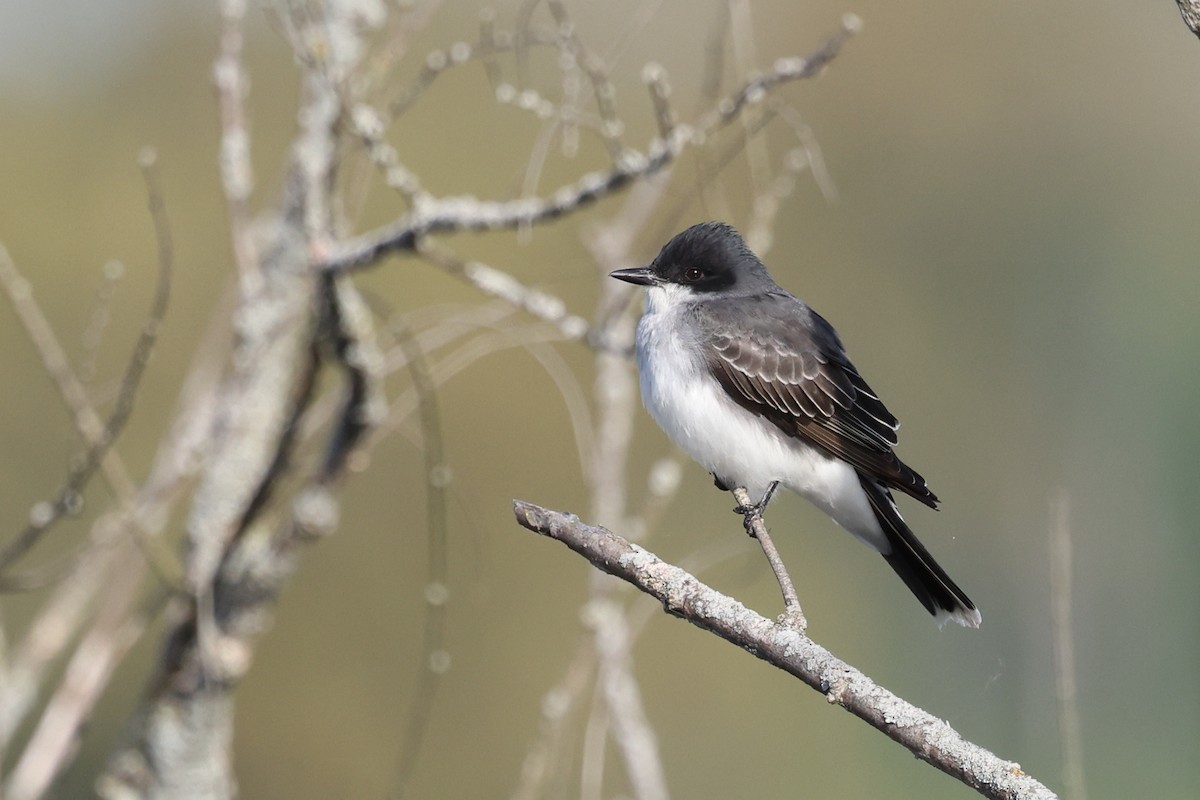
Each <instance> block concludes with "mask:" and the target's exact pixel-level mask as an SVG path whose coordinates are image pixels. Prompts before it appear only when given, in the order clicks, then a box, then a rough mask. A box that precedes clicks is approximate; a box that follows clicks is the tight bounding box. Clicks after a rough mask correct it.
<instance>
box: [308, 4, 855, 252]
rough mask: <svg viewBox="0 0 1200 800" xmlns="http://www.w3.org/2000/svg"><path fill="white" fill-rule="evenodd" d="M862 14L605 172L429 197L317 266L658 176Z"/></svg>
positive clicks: (818, 57) (530, 219) (571, 206)
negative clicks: (549, 184) (538, 192)
mask: <svg viewBox="0 0 1200 800" xmlns="http://www.w3.org/2000/svg"><path fill="white" fill-rule="evenodd" d="M859 25H860V23H859V20H858V18H857V17H855V16H853V15H847V17H846V18H845V19H844V20H843V21H842V28H841V30H839V31H838V32H837V33H836V34H834V35H833V36H832V37H830V39H829V41H827V42H826V43H825V44H824V45H823V46H822V47H821V48H819V49H818V50H817V51H816V52H814V53H812V54H810V55H808V56H806V57H794V58H781V59H779V60H778V61H777V62H776V63H775V66H774V67H773V68H772V69H771V70H770V71H769V72H765V73H763V74H761V75H758V76H755V77H752V78H750V79H749V80H747V81H746V82H745V83H744V84H742V86H741V87H740V88H739V89H738V90H737V91H735V92H733V93H732V94H731V95H729V96H728V97H726V98H724V99H723V100H721V101H720V102H718V103H717V105H716V107H714V108H713V109H712V110H711V111H710V112H709V113H708V114H705V115H703V116H702V117H701V118H700V120H699V121H698V122H697V123H696V124H695V125H694V126H690V125H679V126H677V127H676V128H674V129H673V130H672V133H671V135H670V136H669V137H666V138H659V139H655V141H654V142H653V143H652V144H651V146H650V147H649V148H648V149H647V151H646V152H644V153H643V152H640V151H637V150H633V149H627V150H625V151H624V152H623V153H622V154H621V155H620V157H618V158H616V159H614V162H613V165H612V167H611V168H610V169H609V170H608V171H607V172H594V173H591V174H588V175H584V176H583V177H582V178H580V179H579V180H577V181H576V182H575V183H572V184H568V185H566V186H563V187H562V188H560V189H559V190H558V191H555V192H553V193H551V194H550V195H548V196H547V197H532V198H519V199H517V200H511V201H508V202H498V201H486V200H479V199H477V198H474V197H445V198H428V199H427V200H426V201H425V202H424V203H422V204H421V206H420V207H419V208H416V209H414V210H413V211H412V212H410V213H408V214H405V215H404V216H403V217H401V218H400V219H399V220H398V221H396V222H395V223H393V224H392V225H389V226H386V227H384V228H381V229H378V230H376V231H373V232H371V233H367V234H364V235H362V236H359V237H357V238H355V239H351V240H349V241H347V242H345V243H344V244H342V245H340V246H338V247H336V248H335V250H334V251H333V253H332V254H331V255H330V256H329V258H327V259H325V261H324V262H323V263H322V264H320V269H321V270H323V271H326V272H346V271H350V270H356V269H362V268H364V267H367V266H370V265H372V264H374V263H375V262H376V261H378V260H379V259H380V258H382V257H383V256H385V255H387V254H389V253H393V252H411V251H413V250H414V249H416V247H417V243H418V241H419V239H420V238H421V237H422V236H424V235H426V234H430V233H443V232H451V231H484V230H499V229H512V228H519V227H524V226H528V225H532V224H534V223H539V222H547V221H549V220H553V219H556V218H558V217H561V216H563V215H565V214H568V213H571V212H574V211H576V210H578V209H580V208H582V207H584V206H586V205H588V204H590V203H592V202H595V201H596V200H600V199H602V198H604V197H608V196H609V195H611V194H614V193H616V192H617V191H620V190H621V189H623V188H625V187H626V186H628V185H629V184H630V183H632V182H633V181H636V180H640V179H644V178H648V177H650V176H652V175H655V174H657V173H658V172H660V171H661V170H662V169H663V168H665V167H666V166H667V165H669V164H671V163H673V162H674V161H675V160H676V159H677V158H678V157H679V155H680V154H681V153H682V152H683V151H684V150H685V149H686V148H687V147H689V146H691V145H694V144H697V143H702V142H705V141H706V140H707V138H708V136H709V135H710V134H711V133H713V132H714V131H716V130H718V129H720V128H723V127H725V126H726V125H728V124H729V123H731V122H732V121H734V120H735V119H737V118H738V116H739V114H741V112H742V111H743V109H745V107H746V106H747V105H749V104H752V103H757V102H761V101H762V100H763V99H764V98H765V97H766V95H767V93H768V92H770V91H771V90H772V89H774V88H775V87H777V86H779V85H781V84H784V83H789V82H791V81H796V80H802V79H805V78H812V77H815V76H817V75H819V74H820V72H821V70H822V69H823V68H824V67H825V65H826V64H828V63H829V62H830V61H832V60H833V58H834V57H835V56H836V55H837V54H838V52H840V51H841V48H842V45H843V44H845V42H846V40H847V39H848V38H849V37H850V36H851V35H852V34H854V33H856V32H857V31H858V28H859Z"/></svg>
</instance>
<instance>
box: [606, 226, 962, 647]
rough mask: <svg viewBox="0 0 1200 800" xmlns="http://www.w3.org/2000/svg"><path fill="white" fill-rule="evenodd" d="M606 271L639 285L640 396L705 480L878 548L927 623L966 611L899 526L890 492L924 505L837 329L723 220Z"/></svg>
mask: <svg viewBox="0 0 1200 800" xmlns="http://www.w3.org/2000/svg"><path fill="white" fill-rule="evenodd" d="M611 274H612V277H614V278H619V279H620V280H623V281H628V282H629V283H634V284H638V285H641V286H646V287H648V289H649V291H648V292H647V294H646V312H645V314H644V315H643V316H642V319H641V321H640V322H639V323H638V328H637V345H636V349H637V362H638V371H639V375H640V383H641V390H642V401H643V403H644V404H645V406H646V409H647V410H648V411H649V412H650V415H651V416H652V417H654V419H655V421H656V422H658V424H659V426H660V427H661V428H662V429H663V430H664V431H665V432H666V433H667V435H668V436H670V437H671V439H673V440H674V441H675V443H676V444H677V445H679V447H680V448H682V449H683V450H684V452H686V453H687V454H688V455H689V456H691V457H692V458H693V459H695V460H696V461H698V462H699V463H700V464H701V466H703V467H704V468H705V469H706V470H708V471H709V472H711V473H712V474H713V478H714V480H715V481H716V484H717V486H718V487H719V488H721V489H734V488H737V487H742V488H745V489H746V490H747V491H748V493H749V494H750V497H751V498H752V499H753V500H754V501H755V502H757V504H758V510H759V511H761V510H762V509H763V508H765V506H766V504H767V503H768V502H769V501H770V498H771V494H772V493H773V492H774V491H775V488H776V486H778V485H782V486H784V487H786V488H788V489H791V490H792V491H793V492H795V493H797V494H799V495H800V496H802V497H804V498H805V499H807V500H808V501H809V502H811V503H813V504H814V505H816V506H817V507H818V508H820V509H821V510H822V511H824V512H825V513H826V514H828V515H829V516H830V517H832V518H833V520H834V521H835V522H837V524H838V525H840V526H841V527H843V528H845V529H846V530H847V531H849V532H850V533H852V534H854V536H855V537H856V538H858V539H859V541H861V542H863V543H864V544H866V545H867V546H869V547H871V548H873V549H875V550H877V551H878V552H880V553H881V554H883V557H884V559H885V560H886V561H887V563H888V565H889V566H891V568H892V569H893V570H895V571H896V574H897V575H899V576H900V578H901V580H903V581H904V583H905V585H906V586H908V588H909V589H910V590H911V591H912V593H913V594H914V595H916V597H917V599H918V600H920V601H921V603H922V604H923V605H924V606H925V608H926V609H928V610H929V612H930V613H931V614H933V615H934V617H935V618H936V619H937V621H938V623H939V624H942V623H944V622H945V621H946V620H953V621H954V622H957V623H958V624H960V625H964V626H967V627H972V628H974V627H978V626H979V623H980V619H981V617H980V614H979V611H978V610H976V608H975V604H974V603H972V602H971V600H970V598H968V597H967V595H966V594H965V593H964V592H963V591H962V590H961V589H959V588H958V585H957V584H955V583H954V581H953V580H951V579H950V576H949V575H947V574H946V572H945V570H943V569H942V568H941V567H940V566H939V565H938V563H937V562H936V561H934V559H933V556H931V555H930V554H929V551H928V550H926V549H925V547H924V546H923V545H922V544H921V543H920V542H919V541H918V540H917V537H916V536H915V535H914V534H913V532H912V531H911V530H910V529H909V527H908V525H907V524H905V522H904V520H903V518H901V516H900V511H899V510H898V509H897V507H896V503H895V501H894V500H893V497H892V492H893V491H897V492H902V493H904V494H907V495H909V496H910V497H913V498H915V499H916V500H918V501H920V502H922V503H924V504H925V505H927V506H929V507H930V508H937V503H938V499H937V497H936V496H935V495H934V494H933V492H932V491H930V489H929V486H928V485H927V484H926V483H925V479H924V478H922V477H921V476H920V475H919V474H918V473H917V472H916V470H914V469H912V468H911V467H909V466H908V465H907V464H905V463H904V462H903V461H901V460H900V459H899V458H898V457H897V456H896V454H895V453H894V452H893V450H892V448H893V447H894V446H895V445H896V443H897V438H896V431H897V429H898V428H899V423H898V422H897V421H896V418H895V417H894V416H892V414H891V412H889V411H888V410H887V408H886V407H885V406H884V405H883V403H882V402H881V401H880V399H879V397H878V396H877V395H876V394H875V392H874V391H873V390H872V389H871V387H870V386H869V385H868V384H867V382H866V381H865V380H863V378H862V376H861V375H859V373H858V370H857V369H855V368H854V365H853V364H852V363H851V362H850V359H849V358H848V357H847V355H846V350H845V348H844V347H843V346H842V342H841V339H840V338H838V335H837V332H836V331H835V330H834V329H833V326H831V325H830V324H829V323H828V322H826V321H825V319H824V318H823V317H821V316H820V315H819V314H817V312H815V311H813V310H812V309H811V308H809V307H808V305H806V304H805V303H804V302H803V301H802V300H799V299H798V298H796V297H794V296H792V295H791V294H789V293H788V292H787V291H786V290H784V289H783V288H782V287H780V286H779V284H777V283H776V282H775V281H774V280H773V279H772V278H771V276H770V274H768V273H767V269H766V267H765V266H763V263H762V261H760V260H759V258H758V257H757V256H756V255H755V254H754V253H753V252H751V250H750V248H749V247H747V246H746V243H745V242H744V241H743V240H742V237H741V236H740V235H738V232H737V231H736V230H734V229H733V228H732V227H730V226H729V225H726V224H724V223H721V222H706V223H702V224H700V225H695V226H693V227H691V228H688V229H687V230H686V231H684V232H683V233H680V234H679V235H677V236H676V237H675V238H673V239H672V240H671V241H669V242H668V243H667V244H666V246H665V247H663V249H662V251H661V252H659V254H658V256H657V257H656V258H655V259H654V261H653V262H652V263H651V264H650V265H649V266H647V267H637V268H632V269H619V270H616V271H615V272H613V273H611Z"/></svg>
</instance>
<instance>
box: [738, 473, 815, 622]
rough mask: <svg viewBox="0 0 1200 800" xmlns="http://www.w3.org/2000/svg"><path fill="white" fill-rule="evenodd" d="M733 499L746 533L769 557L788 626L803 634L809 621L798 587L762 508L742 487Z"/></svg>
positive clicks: (768, 560)
mask: <svg viewBox="0 0 1200 800" xmlns="http://www.w3.org/2000/svg"><path fill="white" fill-rule="evenodd" d="M733 497H734V499H735V500H737V502H738V507H737V508H736V509H734V510H735V511H737V513H739V514H741V515H742V521H743V523H744V524H745V526H746V533H748V534H750V535H751V536H752V537H754V538H755V539H757V540H758V544H759V546H761V547H762V551H763V554H764V555H766V557H767V563H768V564H770V565H771V571H772V572H774V573H775V580H777V581H779V590H780V591H781V592H783V608H784V612H785V613H786V614H787V619H788V624H790V625H794V626H795V627H796V629H797V630H799V631H800V632H801V633H803V632H804V629H805V628H807V627H808V621H807V620H805V619H804V612H803V611H801V610H800V598H799V597H797V596H796V587H795V586H793V585H792V578H791V576H790V575H788V571H787V567H786V566H784V563H783V559H782V558H780V557H779V551H778V550H776V549H775V542H773V541H771V535H770V534H769V533H768V532H767V524H766V522H764V521H763V509H762V507H761V506H758V505H755V504H754V503H753V502H752V501H751V500H750V494H749V493H748V492H747V491H746V490H745V489H744V488H742V487H740V486H739V487H737V488H736V489H734V490H733Z"/></svg>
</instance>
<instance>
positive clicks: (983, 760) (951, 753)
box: [513, 500, 1057, 800]
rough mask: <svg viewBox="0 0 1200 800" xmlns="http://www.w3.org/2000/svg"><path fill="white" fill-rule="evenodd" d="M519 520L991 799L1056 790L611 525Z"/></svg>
mask: <svg viewBox="0 0 1200 800" xmlns="http://www.w3.org/2000/svg"><path fill="white" fill-rule="evenodd" d="M513 512H514V514H515V516H516V519H517V522H518V523H519V524H520V525H521V526H522V527H525V528H528V529H529V530H531V531H534V532H535V533H539V534H541V535H543V536H548V537H550V538H553V539H557V540H558V541H560V542H562V543H563V544H565V545H566V546H567V547H569V548H570V549H572V550H574V551H575V552H576V553H579V554H580V555H582V556H583V557H584V558H586V559H587V560H588V561H590V562H591V563H592V564H593V565H594V566H595V567H597V568H598V569H600V570H603V571H604V572H607V573H609V574H610V575H615V576H616V577H618V578H621V579H622V580H624V581H627V582H629V583H630V584H632V585H633V586H635V587H636V588H638V589H640V590H641V591H643V592H645V593H646V594H649V595H650V596H652V597H654V598H656V599H657V600H659V601H660V602H661V603H662V604H663V608H664V610H666V612H667V613H669V614H671V615H673V616H677V617H681V618H683V619H686V620H687V621H688V622H691V623H692V624H693V625H696V626H697V627H700V628H702V629H704V630H707V631H709V632H710V633H714V634H716V635H717V636H720V637H721V638H722V639H725V640H726V641H728V642H731V643H733V644H736V645H738V646H739V647H741V648H743V649H745V650H747V651H748V652H750V653H751V654H752V655H754V656H756V657H758V658H760V659H762V660H763V661H766V662H767V663H769V664H771V665H773V666H775V667H778V668H779V669H781V670H783V671H785V672H787V673H788V674H790V675H793V676H795V677H797V678H799V679H800V680H801V681H803V682H804V683H805V684H807V685H808V686H810V687H812V688H813V689H816V690H817V691H819V692H820V693H821V694H823V695H825V697H826V698H827V699H828V700H829V702H830V703H832V704H835V705H839V706H841V707H842V708H844V709H846V710H847V711H849V712H850V713H851V714H853V715H854V716H856V717H858V718H859V719H862V720H863V721H864V722H866V723H867V724H868V725H870V726H871V727H873V728H875V729H876V730H879V731H880V732H882V733H883V734H885V735H886V736H888V737H889V738H890V739H892V740H894V741H896V742H898V743H899V744H901V745H903V746H904V747H906V748H907V749H908V750H909V751H910V752H912V753H913V755H915V756H916V757H917V758H919V759H921V760H923V761H927V762H928V763H930V764H932V765H933V766H935V767H937V768H938V769H940V770H942V771H943V772H945V773H947V774H948V775H951V776H953V777H954V778H957V779H958V780H959V781H961V782H963V783H964V784H966V785H967V786H970V787H971V788H973V789H975V790H976V791H978V792H979V793H980V794H982V795H983V796H985V797H989V798H994V799H995V800H1052V798H1056V797H1057V796H1056V795H1055V794H1054V793H1053V792H1051V791H1050V790H1049V789H1048V788H1046V787H1045V786H1044V785H1042V784H1041V783H1040V782H1038V781H1037V780H1035V779H1034V778H1033V777H1032V776H1030V775H1027V774H1026V773H1025V772H1023V771H1022V770H1021V768H1020V766H1019V765H1018V764H1015V763H1013V762H1011V761H1004V760H1003V759H1000V758H998V757H997V756H996V755H995V754H993V753H991V752H990V751H988V750H986V749H984V748H982V747H980V746H979V745H977V744H974V743H972V742H969V741H967V740H966V739H964V738H963V737H962V736H961V735H960V734H959V733H958V732H957V731H955V730H954V729H953V728H952V727H950V725H949V724H948V723H946V722H945V721H944V720H940V719H938V718H936V717H934V716H933V715H931V714H929V713H928V712H927V711H924V710H922V709H920V708H917V707H916V706H914V705H912V704H911V703H909V702H907V701H905V700H903V699H901V698H899V697H897V696H896V695H894V694H892V693H891V692H889V691H888V690H886V689H884V688H883V687H882V686H879V685H878V684H876V683H875V682H874V681H872V680H871V679H870V678H868V677H867V676H866V675H864V674H863V673H862V672H860V671H859V670H857V669H855V668H854V667H852V666H850V665H849V664H847V663H846V662H844V661H842V660H841V659H839V658H837V657H836V656H834V655H833V654H832V653H830V652H829V651H828V650H826V649H825V648H823V647H821V646H820V645H818V644H817V643H816V642H814V641H813V640H812V639H810V638H808V637H807V636H806V635H805V634H803V633H802V632H800V631H798V630H796V629H795V628H794V627H792V626H789V625H785V624H780V623H777V622H772V621H771V620H769V619H767V618H765V617H762V616H760V615H759V614H756V613H754V612H753V611H751V610H750V609H748V608H746V607H745V606H744V605H742V604H741V603H739V602H737V601H736V600H734V599H733V598H730V597H726V596H725V595H723V594H721V593H720V592H717V591H716V590H715V589H712V588H711V587H709V586H706V585H705V584H703V583H701V582H700V581H699V580H697V579H696V578H695V576H693V575H691V574H689V573H687V572H685V571H683V570H682V569H680V568H678V567H675V566H672V565H670V564H667V563H666V562H664V561H662V560H660V559H659V558H658V557H657V556H655V555H654V554H653V553H650V552H648V551H647V550H644V549H642V548H641V547H638V546H637V545H635V544H631V543H630V542H628V541H626V540H625V539H623V538H621V537H620V536H617V535H616V534H614V533H612V532H611V531H609V530H606V529H604V528H600V527H594V526H591V525H587V524H585V523H583V522H580V521H579V518H578V517H576V516H574V515H572V514H565V513H563V512H560V511H552V510H549V509H546V508H542V507H541V506H537V505H533V504H532V503H526V502H523V501H520V500H516V501H514V502H513Z"/></svg>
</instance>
